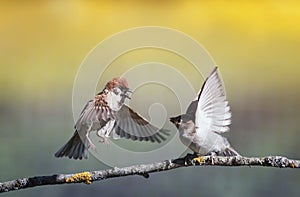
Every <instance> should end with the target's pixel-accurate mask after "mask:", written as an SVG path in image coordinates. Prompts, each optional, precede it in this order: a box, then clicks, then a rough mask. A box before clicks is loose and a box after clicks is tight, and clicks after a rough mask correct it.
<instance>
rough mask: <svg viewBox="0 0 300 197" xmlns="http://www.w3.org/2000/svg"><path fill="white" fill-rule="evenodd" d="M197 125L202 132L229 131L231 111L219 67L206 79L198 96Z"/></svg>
mask: <svg viewBox="0 0 300 197" xmlns="http://www.w3.org/2000/svg"><path fill="white" fill-rule="evenodd" d="M193 102H195V101H193ZM193 102H192V103H191V104H190V106H191V105H192V104H193ZM194 108H195V107H194ZM195 124H196V128H197V130H198V131H200V132H209V131H213V132H216V133H224V132H227V131H229V125H230V124H231V111H230V106H229V105H228V101H227V99H226V96H225V90H224V87H223V84H222V81H221V79H220V76H219V74H218V70H217V67H216V68H215V69H214V70H213V72H212V73H211V74H210V76H209V77H208V78H207V79H206V81H205V82H204V84H203V86H202V88H201V90H200V93H199V95H198V101H197V108H196V113H195Z"/></svg>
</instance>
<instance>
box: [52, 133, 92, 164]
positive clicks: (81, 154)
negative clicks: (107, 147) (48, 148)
mask: <svg viewBox="0 0 300 197" xmlns="http://www.w3.org/2000/svg"><path fill="white" fill-rule="evenodd" d="M55 157H69V158H70V159H72V158H73V159H80V160H81V159H87V158H88V140H87V139H86V138H83V137H82V139H81V138H80V136H79V134H78V132H77V131H75V133H74V135H73V136H72V137H71V139H70V140H69V141H68V142H67V143H66V144H65V145H63V146H62V147H61V148H60V149H59V150H58V151H57V152H56V153H55Z"/></svg>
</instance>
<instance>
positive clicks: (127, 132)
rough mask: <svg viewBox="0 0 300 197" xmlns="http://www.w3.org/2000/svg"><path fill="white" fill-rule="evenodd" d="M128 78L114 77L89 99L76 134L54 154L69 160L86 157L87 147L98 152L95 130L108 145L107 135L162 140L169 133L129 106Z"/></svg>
mask: <svg viewBox="0 0 300 197" xmlns="http://www.w3.org/2000/svg"><path fill="white" fill-rule="evenodd" d="M129 93H132V91H131V90H130V89H129V86H128V82H127V79H126V78H122V77H115V78H113V79H112V80H110V81H109V82H107V83H106V85H105V87H104V89H103V90H102V91H101V92H99V93H98V94H96V95H95V97H94V99H92V100H90V101H88V102H87V104H86V105H85V107H84V108H83V110H82V112H81V113H80V116H79V118H78V120H77V122H76V124H75V127H74V129H75V132H74V134H73V136H72V137H71V138H70V139H69V141H67V143H66V144H64V145H63V146H62V147H61V148H60V149H59V150H58V151H57V152H56V153H55V154H54V155H55V157H68V158H70V159H80V160H81V159H87V158H88V149H89V148H91V149H92V150H94V151H96V146H95V145H94V144H93V143H92V141H91V139H90V138H89V135H90V132H92V131H96V134H97V136H98V137H99V138H100V142H103V143H105V144H109V140H108V138H110V137H112V138H113V139H120V138H126V139H131V140H139V141H151V142H158V143H160V142H162V141H164V140H166V136H167V135H169V134H168V132H167V130H164V129H158V128H157V127H155V126H153V125H152V124H150V123H149V121H148V120H146V119H145V118H143V117H142V116H141V115H139V114H138V113H137V112H135V111H134V110H133V109H131V108H130V107H129V106H127V105H126V104H124V102H125V99H131V97H130V96H129Z"/></svg>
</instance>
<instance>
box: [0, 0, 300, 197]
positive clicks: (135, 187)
mask: <svg viewBox="0 0 300 197" xmlns="http://www.w3.org/2000/svg"><path fill="white" fill-rule="evenodd" d="M299 21H300V3H299V2H298V1H279V0H278V1H228V2H226V1H193V0H187V1H179V0H178V1H171V0H156V1H138V0H124V1H91V0H89V1H83V0H82V1H79V0H78V1H76V0H74V1H34V0H32V1H1V2H0V66H1V72H0V90H1V97H0V132H1V138H0V155H1V157H0V181H1V182H3V181H7V180H11V179H15V178H19V177H27V176H34V175H47V174H53V173H73V172H80V171H87V170H100V169H105V168H108V167H107V166H105V165H103V164H102V163H100V162H99V161H98V160H96V159H95V158H93V157H92V156H91V157H90V158H89V160H86V161H74V160H68V159H57V158H54V156H53V154H54V152H55V151H56V150H57V149H58V148H59V147H60V146H61V145H62V144H63V143H65V142H66V140H67V139H68V138H69V137H70V136H71V134H72V132H73V130H72V129H73V124H74V120H73V117H72V87H73V81H74V79H75V77H76V72H77V70H78V68H79V65H80V64H81V62H82V60H83V59H84V57H85V56H86V55H87V53H88V52H89V51H90V50H91V49H92V48H93V47H95V46H96V45H97V44H98V43H99V42H100V41H102V40H103V39H105V38H107V37H108V36H110V35H112V34H114V33H117V32H119V31H122V30H124V29H128V28H132V27H138V26H145V25H158V26H166V27H170V28H174V29H178V30H179V31H182V32H184V33H186V34H188V35H190V36H192V37H193V38H195V39H196V40H197V41H198V42H200V43H201V44H203V46H204V47H205V48H206V49H207V50H208V51H209V52H210V54H211V55H212V57H213V58H214V60H215V61H216V62H217V64H218V65H220V70H221V73H222V77H223V80H224V82H225V85H226V90H227V95H228V99H229V101H230V104H231V106H232V111H233V124H232V127H231V132H230V133H229V134H228V135H227V136H228V138H229V140H230V141H231V143H232V144H233V146H234V147H235V148H236V149H237V150H238V151H239V152H240V153H241V154H243V155H247V156H265V155H285V156H288V157H291V158H298V159H300V153H299V149H300V145H299V139H300V126H299V125H298V123H299V121H300V111H299V110H300V107H299V104H298V101H299V99H300V90H299V85H300V80H299V75H300V56H299V54H300V53H299V52H300V22H299ZM153 58H155V57H153ZM174 58H175V57H174ZM148 59H151V57H148ZM129 81H130V79H129ZM199 81H200V82H201V83H202V81H201V80H199V79H197V80H196V81H194V82H195V83H196V82H198V83H199ZM103 85H104V84H103V83H102V84H101V83H100V84H99V89H100V88H102V87H103ZM200 85H201V84H199V86H198V88H199V87H200ZM191 99H192V98H191ZM138 110H140V111H141V109H139V108H138ZM299 183H300V173H299V171H298V170H291V169H268V168H255V167H253V168H249V167H243V168H223V167H201V168H199V167H195V168H183V169H178V170H174V171H168V172H163V173H157V174H152V175H151V176H150V179H147V180H146V179H143V178H141V177H137V176H132V177H125V178H117V179H110V180H106V181H102V182H96V183H93V184H92V185H90V186H86V185H84V184H76V185H61V186H46V187H38V188H33V189H27V190H23V191H17V192H10V193H7V194H6V195H7V196H21V195H22V196H66V195H70V196H71V195H72V196H83V195H101V196H108V195H120V194H122V195H124V196H132V195H137V196H141V195H143V196H162V195H168V196H169V195H172V196H183V195H192V194H193V195H197V196H200V195H210V196H266V195H272V196H282V195H285V196H286V195H288V196H299V194H300V189H299Z"/></svg>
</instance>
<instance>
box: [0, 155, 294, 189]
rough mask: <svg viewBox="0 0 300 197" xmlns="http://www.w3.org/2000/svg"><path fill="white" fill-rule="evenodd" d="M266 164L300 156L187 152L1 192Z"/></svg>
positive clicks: (289, 164)
mask: <svg viewBox="0 0 300 197" xmlns="http://www.w3.org/2000/svg"><path fill="white" fill-rule="evenodd" d="M195 165H197V166H231V167H235V166H266V167H275V168H300V160H292V159H288V158H286V157H282V156H268V157H241V156H237V157H219V156H203V157H197V158H194V156H193V155H189V154H188V155H187V156H186V157H184V158H179V159H175V160H166V161H162V162H157V163H153V164H141V165H134V166H130V167H124V168H116V167H114V168H111V169H108V170H100V171H93V172H82V173H76V174H55V175H51V176H35V177H30V178H21V179H16V180H13V181H7V182H4V183H0V193H2V192H9V191H13V190H20V189H25V188H29V187H37V186H42V185H56V184H68V183H86V184H91V183H92V182H94V181H101V180H105V179H108V178H114V177H121V176H130V175H141V176H143V177H145V178H149V173H153V172H161V171H167V170H172V169H175V168H179V167H189V166H195Z"/></svg>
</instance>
